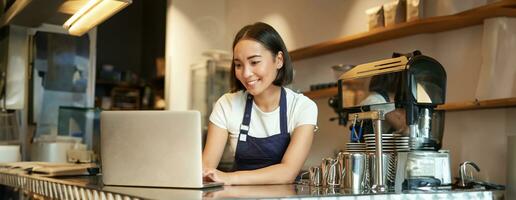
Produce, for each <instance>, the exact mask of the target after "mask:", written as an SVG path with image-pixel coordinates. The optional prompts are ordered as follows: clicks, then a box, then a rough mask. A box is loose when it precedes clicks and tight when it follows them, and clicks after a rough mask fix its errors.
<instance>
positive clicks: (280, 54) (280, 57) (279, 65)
mask: <svg viewBox="0 0 516 200" xmlns="http://www.w3.org/2000/svg"><path fill="white" fill-rule="evenodd" d="M282 67H283V52H282V51H278V54H277V55H276V69H281V68H282Z"/></svg>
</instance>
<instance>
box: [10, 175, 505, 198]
mask: <svg viewBox="0 0 516 200" xmlns="http://www.w3.org/2000/svg"><path fill="white" fill-rule="evenodd" d="M0 185H6V186H9V187H13V188H21V189H22V190H24V191H25V192H28V193H33V194H37V195H42V196H46V197H49V198H51V199H108V200H109V199H220V198H222V199H225V198H230V199H239V198H252V199H261V198H274V199H284V198H303V199H304V198H307V199H360V200H365V199H489V200H491V199H497V197H502V196H503V193H504V192H503V191H486V190H482V191H480V190H447V191H432V192H430V191H411V192H405V193H382V194H373V193H370V194H353V193H351V192H348V191H346V190H343V189H339V188H323V187H310V186H307V185H301V184H287V185H248V186H223V187H215V188H208V189H202V190H198V189H173V188H150V187H123V186H104V185H103V184H102V177H101V176H100V175H99V176H72V177H58V178H46V177H39V176H35V175H27V174H21V173H12V172H6V171H2V170H0Z"/></svg>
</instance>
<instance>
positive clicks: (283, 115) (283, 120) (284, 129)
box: [279, 87, 288, 134]
mask: <svg viewBox="0 0 516 200" xmlns="http://www.w3.org/2000/svg"><path fill="white" fill-rule="evenodd" d="M279 116H280V130H281V134H288V126H287V125H288V123H287V120H288V119H287V94H286V92H285V88H283V87H281V96H280V115H279Z"/></svg>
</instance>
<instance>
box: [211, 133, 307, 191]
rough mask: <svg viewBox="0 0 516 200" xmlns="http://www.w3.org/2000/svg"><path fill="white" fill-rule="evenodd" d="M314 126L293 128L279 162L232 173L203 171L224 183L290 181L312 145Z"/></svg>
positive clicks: (283, 182) (299, 168) (278, 182)
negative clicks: (288, 142)
mask: <svg viewBox="0 0 516 200" xmlns="http://www.w3.org/2000/svg"><path fill="white" fill-rule="evenodd" d="M314 128H315V126H314V125H302V126H299V127H297V128H296V129H295V130H294V133H293V134H292V138H291V140H290V144H289V145H288V148H287V151H286V152H285V155H283V159H282V160H281V163H279V164H276V165H272V166H269V167H265V168H262V169H257V170H250V171H237V172H232V173H224V172H220V171H218V170H211V171H207V172H205V175H206V176H207V177H209V178H210V179H212V180H214V181H217V182H223V183H225V184H226V185H246V184H286V183H292V182H293V181H294V179H295V178H296V176H297V175H298V173H299V171H300V170H301V167H303V164H304V163H305V160H306V157H307V156H308V153H309V151H310V147H311V146H312V140H313V136H314Z"/></svg>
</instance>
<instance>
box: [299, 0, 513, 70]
mask: <svg viewBox="0 0 516 200" xmlns="http://www.w3.org/2000/svg"><path fill="white" fill-rule="evenodd" d="M501 16H507V17H516V0H503V1H500V2H496V3H491V4H488V5H485V6H481V7H478V8H474V9H471V10H467V11H464V12H461V13H458V14H454V15H448V16H438V17H431V18H426V19H421V20H416V21H411V22H405V23H402V24H397V25H394V26H390V27H382V28H377V29H373V30H371V31H368V32H364V33H360V34H355V35H349V36H344V37H341V38H336V39H334V40H329V41H325V42H321V43H318V44H315V45H311V46H307V47H303V48H300V49H296V50H293V51H291V52H290V56H291V57H292V60H293V61H296V60H301V59H305V58H311V57H315V56H320V55H324V54H329V53H333V52H338V51H342V50H345V49H350V48H354V47H359V46H364V45H368V44H372V43H376V42H381V41H386V40H391V39H396V38H401V37H405V36H410V35H416V34H422V33H437V32H442V31H447V30H453V29H458V28H463V27H467V26H473V25H478V24H482V23H483V22H484V19H487V18H493V17H501Z"/></svg>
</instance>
